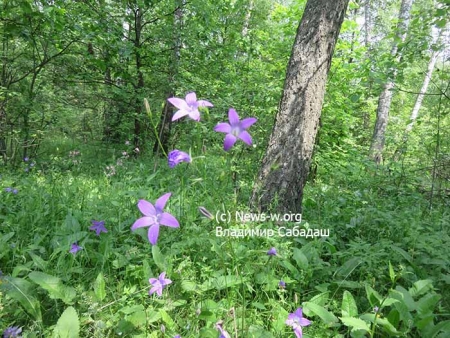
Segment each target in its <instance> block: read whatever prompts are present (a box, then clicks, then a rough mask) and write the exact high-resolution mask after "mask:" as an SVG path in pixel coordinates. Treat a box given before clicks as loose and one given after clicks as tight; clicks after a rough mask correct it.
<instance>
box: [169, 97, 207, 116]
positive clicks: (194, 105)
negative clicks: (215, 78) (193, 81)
mask: <svg viewBox="0 0 450 338" xmlns="http://www.w3.org/2000/svg"><path fill="white" fill-rule="evenodd" d="M167 101H169V102H170V103H172V104H173V105H174V106H175V107H177V108H178V109H179V110H178V111H177V112H176V113H175V114H174V115H173V117H172V121H175V120H178V119H180V118H182V117H183V116H186V115H188V116H189V117H190V118H191V119H193V120H195V121H200V112H199V111H198V107H213V104H212V103H211V102H209V101H205V100H198V101H197V95H196V94H195V93H194V92H192V93H189V94H187V95H186V99H185V100H183V99H180V98H178V97H171V98H170V99H167Z"/></svg>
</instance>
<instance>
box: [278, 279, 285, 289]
mask: <svg viewBox="0 0 450 338" xmlns="http://www.w3.org/2000/svg"><path fill="white" fill-rule="evenodd" d="M278 286H279V287H280V289H284V288H286V282H285V281H284V280H280V282H279V283H278Z"/></svg>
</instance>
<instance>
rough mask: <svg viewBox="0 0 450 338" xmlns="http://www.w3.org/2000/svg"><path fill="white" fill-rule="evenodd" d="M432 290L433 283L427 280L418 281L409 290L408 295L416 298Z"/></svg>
mask: <svg viewBox="0 0 450 338" xmlns="http://www.w3.org/2000/svg"><path fill="white" fill-rule="evenodd" d="M432 289H433V282H432V281H431V280H429V279H424V280H419V281H417V282H415V283H414V284H413V286H412V287H411V288H410V289H409V294H410V295H411V296H412V297H413V298H416V297H418V296H421V295H423V294H425V293H427V292H428V291H430V290H432Z"/></svg>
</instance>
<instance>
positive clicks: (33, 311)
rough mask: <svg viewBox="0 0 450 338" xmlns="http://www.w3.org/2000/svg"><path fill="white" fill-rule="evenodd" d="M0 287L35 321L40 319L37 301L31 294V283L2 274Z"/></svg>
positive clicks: (39, 308)
mask: <svg viewBox="0 0 450 338" xmlns="http://www.w3.org/2000/svg"><path fill="white" fill-rule="evenodd" d="M0 289H1V290H4V291H5V293H6V294H7V295H8V296H9V297H11V298H12V299H14V300H16V301H18V302H19V303H20V305H22V306H23V308H24V309H25V311H26V312H27V313H28V314H29V315H31V316H32V317H33V318H34V319H35V320H36V321H42V315H41V307H40V303H39V301H38V300H37V299H36V298H34V297H33V296H32V294H33V293H34V290H33V284H31V283H30V282H28V281H26V280H25V279H22V278H14V277H9V276H3V277H2V281H1V283H0Z"/></svg>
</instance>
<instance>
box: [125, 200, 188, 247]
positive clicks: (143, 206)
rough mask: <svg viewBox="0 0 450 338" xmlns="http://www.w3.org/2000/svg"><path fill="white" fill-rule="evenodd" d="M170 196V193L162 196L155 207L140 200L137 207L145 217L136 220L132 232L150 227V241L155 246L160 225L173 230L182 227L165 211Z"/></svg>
mask: <svg viewBox="0 0 450 338" xmlns="http://www.w3.org/2000/svg"><path fill="white" fill-rule="evenodd" d="M170 195H171V193H170V192H169V193H167V194H164V195H162V196H161V197H160V198H158V199H157V200H156V203H155V206H153V204H151V203H150V202H148V201H146V200H140V201H139V203H138V205H137V206H138V208H139V210H140V211H141V212H142V214H144V217H141V218H139V219H138V220H136V222H134V224H133V225H132V227H131V230H132V231H134V230H136V229H138V228H142V227H148V226H149V227H150V228H149V229H148V240H149V242H150V243H151V244H153V245H155V244H156V242H157V241H158V236H159V226H160V225H165V226H168V227H171V228H178V227H179V226H180V224H179V223H178V221H177V219H176V218H175V217H174V216H172V215H171V214H169V213H167V212H164V211H163V209H164V207H165V205H166V203H167V200H168V199H169V198H170Z"/></svg>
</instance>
